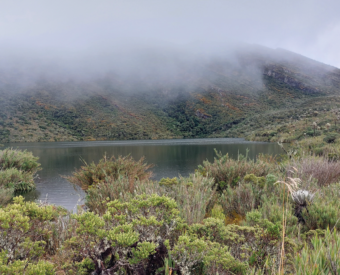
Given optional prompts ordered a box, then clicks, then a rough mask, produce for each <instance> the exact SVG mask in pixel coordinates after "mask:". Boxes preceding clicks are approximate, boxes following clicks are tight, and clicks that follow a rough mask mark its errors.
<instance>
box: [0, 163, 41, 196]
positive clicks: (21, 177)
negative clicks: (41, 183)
mask: <svg viewBox="0 0 340 275" xmlns="http://www.w3.org/2000/svg"><path fill="white" fill-rule="evenodd" d="M0 188H10V189H14V191H15V192H16V191H23V192H27V191H30V190H32V189H34V188H35V184H34V180H33V175H32V174H31V173H29V172H24V171H21V170H18V169H17V168H8V169H6V170H0Z"/></svg>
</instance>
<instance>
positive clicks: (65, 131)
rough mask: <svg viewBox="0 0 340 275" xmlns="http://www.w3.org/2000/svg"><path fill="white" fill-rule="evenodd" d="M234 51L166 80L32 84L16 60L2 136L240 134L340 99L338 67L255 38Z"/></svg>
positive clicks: (6, 73) (2, 103)
mask: <svg viewBox="0 0 340 275" xmlns="http://www.w3.org/2000/svg"><path fill="white" fill-rule="evenodd" d="M234 57H235V60H234V61H233V62H231V61H230V60H228V59H226V58H219V59H210V60H204V58H202V60H198V61H196V62H192V63H189V64H186V66H179V67H178V70H179V72H180V73H178V76H177V78H176V77H173V76H172V75H168V76H166V78H165V80H164V79H157V76H155V78H156V79H152V78H151V79H152V80H153V81H151V80H150V78H148V77H145V78H142V77H140V76H138V75H136V76H134V77H133V78H132V79H131V78H128V79H126V78H123V77H119V75H114V74H109V73H108V74H106V75H102V76H100V77H97V78H93V77H92V78H88V79H86V80H84V79H83V80H79V79H73V78H72V77H71V76H70V79H62V78H61V79H58V78H49V77H47V76H46V77H43V76H38V77H36V78H37V79H35V80H34V79H31V82H30V84H29V85H28V84H27V83H26V82H25V80H26V78H29V76H30V74H29V72H25V71H24V72H22V71H21V70H20V68H17V70H18V71H20V73H18V72H17V71H16V70H15V65H14V64H13V68H14V69H12V71H11V70H10V69H8V70H3V71H1V78H0V142H1V143H6V142H31V141H70V140H122V139H164V138H194V137H244V136H251V135H252V131H256V130H259V129H262V128H263V127H264V126H266V125H267V124H268V123H269V124H272V122H274V121H275V123H276V122H277V123H278V124H280V120H282V117H283V116H286V117H288V118H290V117H292V120H296V119H300V118H298V116H301V115H302V114H303V113H306V111H308V110H309V109H310V108H313V109H314V108H315V107H316V106H318V108H322V109H323V107H324V106H323V105H324V103H333V102H336V101H337V99H336V96H338V92H339V89H340V70H339V69H336V68H333V67H331V66H327V65H325V64H321V63H319V62H316V61H313V60H310V59H308V58H305V57H303V56H300V55H297V54H294V53H290V52H286V51H284V50H280V49H277V50H272V49H269V48H264V47H259V46H254V45H252V46H249V45H248V47H247V48H246V49H239V50H238V51H237V52H235V53H234ZM164 67H165V69H166V65H164ZM160 69H161V68H160ZM328 105H329V104H328ZM302 110H304V111H302ZM266 130H268V131H267V132H268V133H267V135H270V136H273V135H274V134H275V132H276V129H272V130H270V129H266ZM263 134H265V133H259V135H263Z"/></svg>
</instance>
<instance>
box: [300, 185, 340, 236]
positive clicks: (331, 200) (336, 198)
mask: <svg viewBox="0 0 340 275" xmlns="http://www.w3.org/2000/svg"><path fill="white" fill-rule="evenodd" d="M339 192H340V184H339V183H337V184H335V185H330V186H328V187H323V188H321V189H320V190H319V191H318V192H317V193H316V195H315V197H314V199H313V202H312V203H311V204H310V205H308V206H307V207H306V208H305V209H304V210H303V211H302V217H303V218H304V220H305V227H306V230H315V229H327V228H331V229H333V228H337V229H338V230H339V229H340V222H339V221H340V195H339Z"/></svg>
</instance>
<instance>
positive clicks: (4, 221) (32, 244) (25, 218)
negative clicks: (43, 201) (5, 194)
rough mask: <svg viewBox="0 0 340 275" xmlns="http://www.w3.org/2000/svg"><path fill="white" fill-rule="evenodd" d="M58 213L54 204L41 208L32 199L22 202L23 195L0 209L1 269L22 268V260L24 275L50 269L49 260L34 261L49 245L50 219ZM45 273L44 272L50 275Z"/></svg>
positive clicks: (52, 219) (51, 220) (50, 235)
mask: <svg viewBox="0 0 340 275" xmlns="http://www.w3.org/2000/svg"><path fill="white" fill-rule="evenodd" d="M58 216H59V213H58V211H57V209H56V208H55V207H53V206H42V207H40V206H38V205H37V204H36V203H34V202H24V200H23V198H22V197H15V198H14V199H13V204H9V205H7V206H6V207H4V208H2V209H0V251H1V253H2V254H1V258H2V259H1V260H2V263H1V266H0V270H1V269H2V270H10V271H11V270H15V268H16V267H18V268H20V269H21V268H22V267H20V266H22V260H23V261H24V262H25V263H24V265H23V269H25V270H26V273H27V274H45V273H39V272H40V271H39V270H45V269H46V270H50V271H51V270H53V268H52V265H51V264H49V263H42V262H41V263H39V262H38V263H37V264H36V262H37V260H38V259H39V258H40V257H41V256H42V255H43V254H46V253H47V252H48V244H49V243H50V242H51V240H52V239H53V237H52V222H53V221H54V220H55V219H56V218H57V217H58ZM13 268H14V269H13ZM18 270H19V269H18ZM10 271H8V272H9V274H12V273H11V272H10ZM50 271H48V272H50ZM35 272H37V273H35ZM46 272H47V271H46ZM48 272H47V273H46V274H53V273H48ZM51 272H52V271H51ZM1 274H3V273H1ZM5 274H6V273H5Z"/></svg>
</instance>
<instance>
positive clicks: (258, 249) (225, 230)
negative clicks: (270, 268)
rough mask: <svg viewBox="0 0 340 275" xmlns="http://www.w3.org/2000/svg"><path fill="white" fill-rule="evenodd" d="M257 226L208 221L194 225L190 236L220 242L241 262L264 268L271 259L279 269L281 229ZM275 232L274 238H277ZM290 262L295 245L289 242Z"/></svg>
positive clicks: (191, 227) (288, 256)
mask: <svg viewBox="0 0 340 275" xmlns="http://www.w3.org/2000/svg"><path fill="white" fill-rule="evenodd" d="M262 225H263V226H264V227H263V228H262V227H260V225H256V226H238V225H234V224H230V225H227V226H225V225H224V223H223V221H221V220H218V219H213V218H208V219H205V220H204V221H203V223H202V224H193V225H192V226H190V227H189V229H188V234H192V235H193V236H196V237H198V238H204V239H205V240H207V241H211V242H216V243H219V244H221V245H225V246H227V247H229V251H230V254H231V255H232V256H233V257H234V258H235V259H236V260H239V261H240V262H243V263H247V265H249V266H256V267H257V268H261V269H262V268H264V266H265V263H266V261H267V259H268V258H271V259H273V260H274V261H275V265H278V263H279V261H280V251H281V250H280V247H281V245H282V242H281V234H277V231H278V229H277V226H276V225H274V224H272V223H270V222H268V221H267V222H266V223H263V224H262ZM273 232H274V234H273ZM285 247H286V248H285V250H286V261H287V262H288V261H290V260H291V259H292V257H293V252H294V247H295V245H294V243H293V242H292V240H290V239H285Z"/></svg>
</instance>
